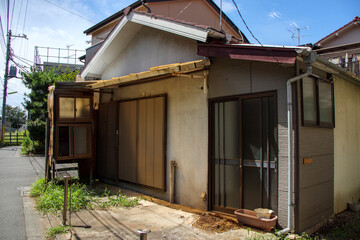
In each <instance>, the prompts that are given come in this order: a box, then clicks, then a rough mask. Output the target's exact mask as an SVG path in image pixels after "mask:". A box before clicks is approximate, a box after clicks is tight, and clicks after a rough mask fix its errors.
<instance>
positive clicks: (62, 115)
mask: <svg viewBox="0 0 360 240" xmlns="http://www.w3.org/2000/svg"><path fill="white" fill-rule="evenodd" d="M90 119H91V98H89V97H59V120H60V121H62V122H64V121H82V122H84V121H86V122H88V121H90Z"/></svg>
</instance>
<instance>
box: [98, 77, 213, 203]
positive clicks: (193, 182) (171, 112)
mask: <svg viewBox="0 0 360 240" xmlns="http://www.w3.org/2000/svg"><path fill="white" fill-rule="evenodd" d="M202 86H203V79H192V78H182V77H177V78H169V79H165V80H159V81H156V82H152V83H146V84H139V85H133V86H128V87H124V88H118V89H115V93H114V96H113V101H117V100H123V99H132V98H140V97H145V96H153V95H158V94H164V93H166V94H167V96H168V98H167V99H168V100H167V149H166V155H167V162H166V168H167V171H166V190H167V191H166V192H161V191H158V190H150V189H148V188H141V187H137V186H135V185H131V184H127V187H130V188H132V189H134V190H137V191H140V192H143V193H145V194H150V195H152V196H155V197H158V198H161V199H164V200H169V186H170V183H169V170H170V161H172V160H175V161H176V162H177V164H178V167H177V172H176V186H175V188H176V197H175V202H176V203H178V204H181V205H185V206H190V207H194V208H198V209H203V210H206V207H207V202H206V201H203V200H202V199H201V197H200V195H201V193H202V192H207V179H208V175H207V174H208V107H207V95H206V94H204V91H203V90H202V89H201V87H202ZM110 96H111V95H109V94H103V96H102V102H108V101H110ZM123 184H124V185H126V184H125V183H123Z"/></svg>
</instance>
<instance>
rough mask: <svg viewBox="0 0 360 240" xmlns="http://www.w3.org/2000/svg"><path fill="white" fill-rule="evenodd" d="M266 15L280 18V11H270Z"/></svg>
mask: <svg viewBox="0 0 360 240" xmlns="http://www.w3.org/2000/svg"><path fill="white" fill-rule="evenodd" d="M268 16H269V17H271V18H281V13H280V12H278V11H272V12H271V13H269V14H268Z"/></svg>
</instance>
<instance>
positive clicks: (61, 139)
mask: <svg viewBox="0 0 360 240" xmlns="http://www.w3.org/2000/svg"><path fill="white" fill-rule="evenodd" d="M57 142H58V145H57V146H58V151H57V155H58V157H60V158H67V159H68V158H84V157H90V156H91V152H90V144H91V138H90V125H88V124H86V125H83V124H81V125H75V124H74V125H63V126H59V128H58V141H57Z"/></svg>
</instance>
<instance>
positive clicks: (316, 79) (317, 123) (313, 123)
mask: <svg viewBox="0 0 360 240" xmlns="http://www.w3.org/2000/svg"><path fill="white" fill-rule="evenodd" d="M309 77H310V78H312V79H313V81H314V84H315V102H316V104H315V114H316V121H311V120H306V119H305V118H304V89H303V86H304V85H303V84H304V81H303V79H301V81H300V91H301V94H300V97H301V100H300V101H301V122H302V126H304V127H320V128H335V105H334V83H333V82H332V79H331V78H329V79H323V78H320V77H318V76H316V75H310V76H309ZM320 82H321V83H327V84H330V87H331V115H332V117H331V118H332V119H331V122H322V121H321V120H320V94H319V85H320V84H319V83H320Z"/></svg>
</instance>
